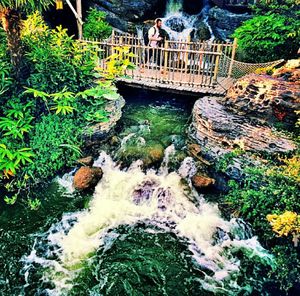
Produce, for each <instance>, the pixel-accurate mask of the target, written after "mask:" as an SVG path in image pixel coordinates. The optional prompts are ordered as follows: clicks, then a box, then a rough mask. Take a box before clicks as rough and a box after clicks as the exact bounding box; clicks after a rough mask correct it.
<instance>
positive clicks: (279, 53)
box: [233, 13, 300, 62]
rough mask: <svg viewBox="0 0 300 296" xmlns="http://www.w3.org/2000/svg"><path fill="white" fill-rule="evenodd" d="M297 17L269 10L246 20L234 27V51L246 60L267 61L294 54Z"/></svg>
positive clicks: (295, 49) (295, 51) (296, 36)
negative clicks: (235, 42)
mask: <svg viewBox="0 0 300 296" xmlns="http://www.w3.org/2000/svg"><path fill="white" fill-rule="evenodd" d="M299 27H300V16H299V17H298V19H293V18H292V17H290V16H286V15H280V14H276V13H271V14H268V15H258V16H255V17H254V18H252V19H250V20H247V21H246V22H244V23H243V25H242V26H240V27H239V28H237V29H236V31H235V32H234V34H233V37H236V38H237V39H238V54H239V55H240V58H241V59H242V60H244V61H247V62H267V61H273V60H278V59H282V58H283V59H288V58H291V57H293V56H295V55H296V53H297V49H298V46H299V41H300V35H299V34H295V32H296V31H297V30H298V28H299Z"/></svg>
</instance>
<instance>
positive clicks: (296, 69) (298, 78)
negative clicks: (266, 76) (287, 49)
mask: <svg viewBox="0 0 300 296" xmlns="http://www.w3.org/2000/svg"><path fill="white" fill-rule="evenodd" d="M272 76H273V77H276V78H281V79H283V80H284V81H288V82H293V83H295V84H297V85H299V84H300V59H298V60H289V61H288V62H287V63H286V64H285V65H284V66H283V67H281V68H279V69H277V70H275V72H274V73H273V75H272Z"/></svg>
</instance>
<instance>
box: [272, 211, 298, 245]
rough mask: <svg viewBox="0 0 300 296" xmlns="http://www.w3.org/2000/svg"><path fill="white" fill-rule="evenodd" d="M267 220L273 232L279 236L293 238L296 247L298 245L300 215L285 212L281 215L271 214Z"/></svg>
mask: <svg viewBox="0 0 300 296" xmlns="http://www.w3.org/2000/svg"><path fill="white" fill-rule="evenodd" d="M267 220H268V221H269V222H270V224H271V226H272V229H273V231H274V232H275V233H276V234H277V235H279V236H290V235H291V236H292V238H293V242H294V245H295V246H297V245H298V239H299V236H300V215H298V214H297V213H295V212H291V211H285V212H284V213H283V214H281V215H277V214H269V215H267Z"/></svg>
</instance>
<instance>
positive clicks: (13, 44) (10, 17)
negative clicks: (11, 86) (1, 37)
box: [0, 8, 24, 81]
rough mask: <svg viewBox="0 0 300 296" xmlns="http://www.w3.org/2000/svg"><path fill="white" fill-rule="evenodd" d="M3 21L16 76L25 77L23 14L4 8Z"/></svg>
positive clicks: (18, 78)
mask: <svg viewBox="0 0 300 296" xmlns="http://www.w3.org/2000/svg"><path fill="white" fill-rule="evenodd" d="M0 15H1V21H2V26H3V29H4V31H5V32H6V36H7V45H8V49H9V52H10V57H11V63H12V66H13V69H14V74H15V78H16V79H17V80H19V81H20V80H21V79H22V78H24V77H23V76H24V75H23V69H24V50H23V47H22V42H21V15H20V13H19V12H18V11H17V10H14V9H10V8H7V9H4V10H2V11H1V14H0Z"/></svg>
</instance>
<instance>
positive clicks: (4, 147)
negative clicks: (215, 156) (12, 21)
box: [0, 13, 118, 207]
mask: <svg viewBox="0 0 300 296" xmlns="http://www.w3.org/2000/svg"><path fill="white" fill-rule="evenodd" d="M0 38H1V47H0V64H1V67H0V94H1V106H0V116H1V117H0V135H1V143H0V155H1V159H0V170H1V175H0V184H1V185H2V186H5V189H6V190H5V191H6V192H5V193H4V199H5V201H6V202H7V203H10V204H13V203H15V201H16V199H17V197H18V195H19V194H20V193H21V192H22V191H24V192H22V193H23V196H24V195H25V192H26V194H27V196H28V198H29V203H30V205H31V206H33V207H34V205H37V204H38V202H37V201H36V202H34V201H32V200H31V199H30V190H28V189H29V187H30V186H31V185H32V184H35V183H38V182H39V181H40V180H45V179H47V178H49V177H52V176H53V175H54V174H55V173H56V172H58V171H59V170H61V169H62V168H63V167H65V166H68V165H72V164H73V163H74V161H75V160H76V159H77V158H78V157H79V156H80V154H81V151H80V146H81V142H82V140H81V136H82V132H83V128H85V127H86V126H88V125H90V124H93V123H95V122H101V121H107V120H108V117H109V114H108V113H107V112H106V111H105V104H106V102H107V101H108V100H113V99H116V98H118V95H117V94H116V89H115V87H114V86H113V84H112V80H106V79H103V78H104V76H103V75H104V74H103V73H101V72H99V71H100V70H101V69H98V71H97V70H96V69H95V60H96V58H97V52H96V51H95V49H93V48H91V47H89V46H88V45H87V44H82V43H80V42H78V41H75V40H74V39H73V38H72V37H70V36H68V34H67V31H66V30H65V29H62V28H61V27H57V28H56V29H50V28H48V27H47V25H46V24H45V22H44V21H43V19H42V17H41V15H40V14H39V13H34V14H33V15H31V16H30V17H29V18H28V19H27V20H26V21H24V22H22V30H21V31H20V38H21V42H22V51H23V57H22V58H24V59H25V60H26V65H27V68H26V76H25V77H24V76H23V77H22V79H21V80H20V79H19V77H18V76H17V75H14V66H15V65H13V64H12V62H11V59H10V55H9V51H8V47H7V46H6V42H5V38H6V34H4V32H3V31H1V35H0ZM108 76H109V77H110V78H113V75H112V74H111V73H108ZM101 77H102V79H101V82H100V81H99V82H98V83H95V82H94V81H95V80H96V78H101Z"/></svg>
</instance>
